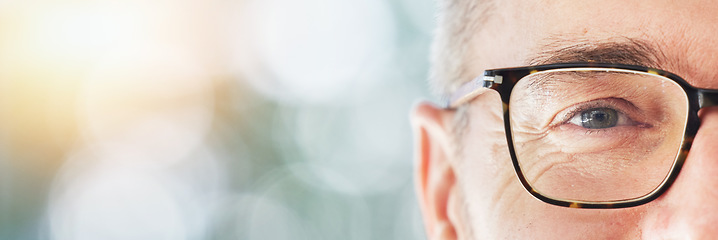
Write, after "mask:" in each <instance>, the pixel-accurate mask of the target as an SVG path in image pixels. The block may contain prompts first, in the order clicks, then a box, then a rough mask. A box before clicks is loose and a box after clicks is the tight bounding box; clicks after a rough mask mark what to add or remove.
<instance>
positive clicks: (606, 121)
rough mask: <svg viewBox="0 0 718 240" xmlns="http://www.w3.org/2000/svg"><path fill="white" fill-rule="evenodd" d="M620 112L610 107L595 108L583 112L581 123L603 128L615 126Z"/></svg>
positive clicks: (584, 125)
mask: <svg viewBox="0 0 718 240" xmlns="http://www.w3.org/2000/svg"><path fill="white" fill-rule="evenodd" d="M616 124H618V113H617V112H616V110H613V109H610V108H594V109H589V110H586V111H584V112H582V113H581V125H582V127H584V128H590V129H601V128H610V127H615V126H616Z"/></svg>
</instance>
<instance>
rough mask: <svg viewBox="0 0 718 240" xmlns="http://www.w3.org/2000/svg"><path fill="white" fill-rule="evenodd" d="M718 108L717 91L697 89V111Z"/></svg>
mask: <svg viewBox="0 0 718 240" xmlns="http://www.w3.org/2000/svg"><path fill="white" fill-rule="evenodd" d="M713 106H718V89H698V109H701V108H705V107H713Z"/></svg>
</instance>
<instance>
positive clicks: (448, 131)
mask: <svg viewBox="0 0 718 240" xmlns="http://www.w3.org/2000/svg"><path fill="white" fill-rule="evenodd" d="M716 13H718V1H699V0H686V1H669V0H658V1H625V0H607V1H586V0H572V1H521V2H520V3H518V1H497V5H496V8H495V9H494V11H493V12H492V15H491V16H490V18H489V20H488V21H487V22H486V23H485V24H484V25H482V28H481V29H480V30H479V31H478V32H476V33H475V34H474V37H473V41H472V42H471V44H470V47H469V48H468V49H470V51H472V54H473V55H474V56H475V60H472V63H474V64H473V65H472V66H466V67H467V69H468V71H469V74H470V75H471V74H473V75H475V76H478V75H479V74H480V73H481V72H482V71H483V70H484V69H490V68H504V67H518V66H524V65H528V64H536V63H547V62H551V63H553V62H563V61H571V60H577V59H579V60H580V59H584V58H588V59H590V58H591V56H575V55H573V56H567V55H566V54H565V53H563V52H562V49H567V48H576V47H577V46H584V47H585V46H589V47H594V46H611V45H612V44H613V43H624V42H627V41H628V42H630V41H637V42H644V43H647V44H648V45H650V46H652V47H655V48H656V49H652V50H655V52H658V53H660V54H657V58H658V59H655V60H656V62H658V64H659V65H660V66H657V67H660V68H662V69H663V70H667V71H670V72H673V73H675V74H677V75H679V76H681V77H683V78H684V79H685V80H687V81H688V82H689V83H690V84H692V85H693V86H696V87H699V88H718V14H716ZM608 50H610V49H608ZM599 60H600V59H599ZM618 61H620V60H618ZM458 114H459V113H458V112H457V111H454V110H445V109H441V108H438V107H435V106H432V105H430V104H419V105H418V106H417V107H416V109H415V111H414V113H413V115H412V120H413V124H414V129H415V133H416V149H417V154H416V156H417V165H418V167H417V185H418V192H419V197H420V201H421V206H422V211H423V212H424V217H425V222H426V227H427V232H428V233H429V238H430V239H434V238H443V239H450V238H478V239H557V238H558V239H637V238H647V239H683V238H687V239H705V238H715V236H718V147H715V146H713V145H712V144H714V143H715V142H718V109H713V108H706V109H702V110H701V111H700V112H699V116H700V118H701V126H700V129H699V130H698V134H697V135H696V137H695V140H694V142H693V146H692V148H691V150H690V153H689V155H688V158H687V159H686V162H685V165H684V166H683V168H682V170H681V172H680V175H679V176H678V178H677V179H676V181H675V183H673V185H672V186H671V188H670V189H669V190H668V191H667V192H666V193H664V194H663V195H662V196H661V197H659V198H658V199H656V200H654V201H652V202H650V203H648V204H645V205H641V206H638V207H632V208H624V209H604V210H597V209H571V208H565V207H558V206H553V205H550V204H547V203H544V202H541V201H539V200H537V199H535V198H533V197H532V196H531V195H530V194H529V193H528V192H527V191H526V190H524V189H523V187H522V186H521V184H520V182H519V181H518V179H517V178H516V174H515V172H514V170H513V166H512V163H511V158H510V156H509V150H508V147H507V141H506V137H505V133H504V126H503V117H502V115H503V112H502V108H501V101H500V99H499V97H498V93H496V92H487V93H485V94H482V95H480V96H478V97H477V98H475V99H474V100H472V101H471V102H469V103H468V106H467V107H466V112H465V113H463V114H465V116H466V117H467V118H466V122H465V124H461V121H455V119H456V118H457V115H458ZM457 125H458V126H457ZM454 129H458V131H457V132H456V133H455V132H454V131H453V130H454ZM458 132H460V133H458ZM459 145H460V146H459Z"/></svg>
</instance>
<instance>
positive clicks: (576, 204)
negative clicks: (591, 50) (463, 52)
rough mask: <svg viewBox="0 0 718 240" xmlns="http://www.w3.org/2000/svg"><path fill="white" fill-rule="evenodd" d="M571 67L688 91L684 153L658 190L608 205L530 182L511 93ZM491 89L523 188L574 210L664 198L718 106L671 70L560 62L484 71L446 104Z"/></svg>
mask: <svg viewBox="0 0 718 240" xmlns="http://www.w3.org/2000/svg"><path fill="white" fill-rule="evenodd" d="M568 68H598V69H606V70H611V69H614V70H630V71H636V72H641V73H647V74H653V75H658V76H662V77H665V78H668V79H670V80H672V81H674V82H675V83H676V84H678V85H679V86H680V87H681V88H682V89H683V91H685V93H686V96H687V97H688V119H687V123H686V128H685V132H684V135H683V141H682V142H681V147H680V151H679V152H678V155H677V156H676V159H675V162H674V163H673V167H672V168H671V170H670V172H669V174H668V177H666V179H664V181H663V182H662V183H661V185H659V186H658V187H656V189H654V190H653V191H652V192H650V193H648V194H646V195H644V196H641V197H638V198H634V199H627V200H619V201H608V202H600V201H599V202H586V201H573V200H564V199H556V198H551V197H548V196H545V195H542V194H541V193H540V192H538V191H537V190H536V189H534V188H533V187H532V186H531V185H530V184H529V183H528V181H527V180H526V178H525V177H524V175H523V172H522V171H521V167H520V166H519V162H518V159H517V157H516V152H515V150H514V144H513V139H512V136H511V124H510V116H509V107H510V106H509V100H510V99H511V92H512V90H513V88H514V86H515V85H516V83H517V82H518V81H519V80H520V79H522V78H524V77H526V76H528V75H530V74H535V73H539V72H542V71H548V70H556V69H568ZM487 89H493V90H495V91H497V92H498V93H499V95H500V96H501V101H502V102H503V111H504V129H505V131H506V140H507V141H508V146H509V152H510V154H511V161H512V162H513V166H514V170H515V172H516V175H517V176H518V178H519V181H521V184H522V185H523V187H524V188H525V189H526V191H528V192H529V193H530V194H531V195H533V196H534V197H535V198H537V199H539V200H541V201H543V202H546V203H549V204H553V205H557V206H563V207H570V208H599V209H606V208H627V207H635V206H639V205H642V204H646V203H648V202H650V201H653V200H654V199H656V198H658V197H659V196H661V195H662V194H663V193H664V192H665V191H666V190H668V188H669V187H670V186H671V185H672V184H673V182H674V181H675V180H676V178H677V177H678V173H679V172H680V170H681V168H682V167H683V164H684V162H685V160H686V157H687V156H688V151H689V150H690V148H691V145H692V143H693V139H694V138H695V136H696V133H697V132H698V128H699V126H700V119H699V118H698V111H699V110H700V109H701V108H704V107H710V106H716V105H718V90H715V89H703V88H696V87H694V86H692V85H690V84H689V83H688V82H687V81H686V80H684V79H683V78H681V77H679V76H678V75H676V74H673V73H671V72H668V71H664V70H660V69H655V68H648V67H643V66H637V65H626V64H614V63H596V62H575V63H557V64H547V65H537V66H526V67H516V68H501V69H490V70H486V71H484V74H483V75H482V76H479V77H477V78H475V79H474V80H472V81H470V82H468V83H466V84H464V85H462V86H461V87H460V88H459V89H458V90H457V91H456V92H455V93H454V94H452V95H451V96H450V98H449V100H448V101H447V102H446V108H447V109H454V108H456V107H458V106H460V105H462V104H464V103H467V102H469V101H471V100H473V99H474V98H475V97H476V96H478V95H480V94H482V93H483V92H485V91H486V90H487Z"/></svg>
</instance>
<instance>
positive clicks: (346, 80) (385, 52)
mask: <svg viewBox="0 0 718 240" xmlns="http://www.w3.org/2000/svg"><path fill="white" fill-rule="evenodd" d="M245 10H246V11H245V12H244V14H246V18H244V19H243V21H242V22H243V23H245V24H246V25H249V26H244V32H241V33H240V34H239V36H238V38H240V39H241V40H239V41H238V42H243V44H240V46H239V47H238V49H237V50H236V54H235V55H236V56H235V57H237V58H238V65H239V66H238V67H239V68H240V69H241V71H242V72H243V73H244V74H246V77H247V80H248V81H249V82H250V83H251V84H252V85H254V86H255V87H257V88H258V89H259V90H260V91H262V92H264V93H267V94H269V95H270V96H273V97H276V98H278V99H283V100H301V101H308V102H310V103H316V102H325V103H326V102H336V101H343V100H344V99H342V98H343V97H346V94H347V93H348V92H351V91H352V90H353V89H355V88H367V87H370V86H373V84H375V83H377V82H378V81H381V80H382V79H379V78H374V77H371V76H376V74H372V72H377V71H383V70H384V69H382V67H386V65H387V61H388V60H389V59H391V58H392V57H393V54H394V48H395V46H394V43H395V38H396V29H395V26H394V22H393V18H392V15H391V12H390V8H389V6H388V4H387V3H386V2H385V1H383V0H363V1H351V0H308V1H292V0H261V1H252V2H251V4H249V5H248V6H247V7H246V9H245Z"/></svg>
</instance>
